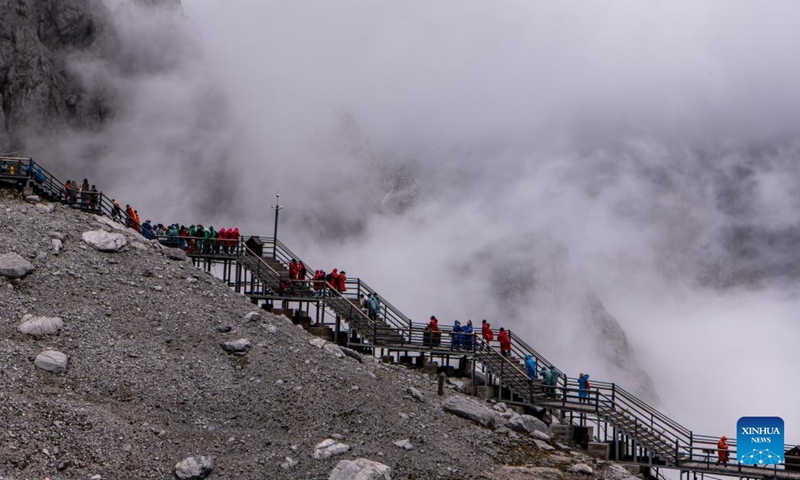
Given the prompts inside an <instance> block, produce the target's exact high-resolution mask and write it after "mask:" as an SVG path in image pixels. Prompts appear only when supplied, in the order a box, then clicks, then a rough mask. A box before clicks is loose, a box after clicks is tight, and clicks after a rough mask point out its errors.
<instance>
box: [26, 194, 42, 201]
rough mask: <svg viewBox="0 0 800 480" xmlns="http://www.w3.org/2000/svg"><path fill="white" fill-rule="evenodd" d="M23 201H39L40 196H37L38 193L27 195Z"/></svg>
mask: <svg viewBox="0 0 800 480" xmlns="http://www.w3.org/2000/svg"><path fill="white" fill-rule="evenodd" d="M25 201H26V202H28V203H39V202H40V201H41V198H39V195H28V196H27V197H25Z"/></svg>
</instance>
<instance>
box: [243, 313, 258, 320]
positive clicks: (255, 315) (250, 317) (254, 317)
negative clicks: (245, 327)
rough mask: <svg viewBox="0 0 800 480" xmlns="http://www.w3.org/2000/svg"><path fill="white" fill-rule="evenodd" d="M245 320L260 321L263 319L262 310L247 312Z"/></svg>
mask: <svg viewBox="0 0 800 480" xmlns="http://www.w3.org/2000/svg"><path fill="white" fill-rule="evenodd" d="M244 320H245V321H246V322H258V321H259V320H261V313H260V312H255V311H253V312H249V313H247V314H245V316H244Z"/></svg>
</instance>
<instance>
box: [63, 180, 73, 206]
mask: <svg viewBox="0 0 800 480" xmlns="http://www.w3.org/2000/svg"><path fill="white" fill-rule="evenodd" d="M71 188H72V181H71V180H67V183H65V184H64V201H65V202H67V204H72V202H70V201H69V194H70V189H71Z"/></svg>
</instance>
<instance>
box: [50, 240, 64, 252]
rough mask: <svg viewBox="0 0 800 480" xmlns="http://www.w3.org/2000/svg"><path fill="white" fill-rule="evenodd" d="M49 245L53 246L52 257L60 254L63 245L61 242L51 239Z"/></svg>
mask: <svg viewBox="0 0 800 480" xmlns="http://www.w3.org/2000/svg"><path fill="white" fill-rule="evenodd" d="M50 243H51V244H53V255H58V254H59V252H61V247H63V246H64V244H63V243H61V240H59V239H57V238H51V239H50Z"/></svg>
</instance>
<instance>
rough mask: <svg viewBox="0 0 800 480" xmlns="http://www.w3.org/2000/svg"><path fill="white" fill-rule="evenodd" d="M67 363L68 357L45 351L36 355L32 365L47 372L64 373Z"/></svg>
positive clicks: (52, 351) (59, 353) (53, 351)
mask: <svg viewBox="0 0 800 480" xmlns="http://www.w3.org/2000/svg"><path fill="white" fill-rule="evenodd" d="M68 361H69V357H67V356H66V355H65V354H63V353H61V352H57V351H55V350H45V351H44V352H42V353H40V354H39V355H36V360H34V362H33V364H34V365H36V367H37V368H41V369H42V370H44V371H47V372H53V373H64V372H66V371H67V362H68Z"/></svg>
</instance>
